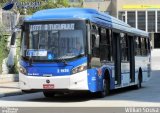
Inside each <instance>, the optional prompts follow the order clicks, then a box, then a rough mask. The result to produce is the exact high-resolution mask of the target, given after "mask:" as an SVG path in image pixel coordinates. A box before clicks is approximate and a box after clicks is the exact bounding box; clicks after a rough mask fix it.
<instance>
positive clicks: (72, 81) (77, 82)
mask: <svg viewBox="0 0 160 113" xmlns="http://www.w3.org/2000/svg"><path fill="white" fill-rule="evenodd" d="M19 85H20V88H21V89H22V90H61V89H67V90H89V89H88V77H87V71H83V72H80V73H76V74H73V75H68V76H52V77H40V76H26V75H24V74H22V73H19ZM48 85H50V86H51V87H46V86H48Z"/></svg>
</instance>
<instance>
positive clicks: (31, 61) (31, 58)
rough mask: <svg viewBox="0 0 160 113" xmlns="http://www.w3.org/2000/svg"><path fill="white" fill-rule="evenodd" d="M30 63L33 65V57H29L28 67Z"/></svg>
mask: <svg viewBox="0 0 160 113" xmlns="http://www.w3.org/2000/svg"><path fill="white" fill-rule="evenodd" d="M32 63H33V57H32V56H29V66H32Z"/></svg>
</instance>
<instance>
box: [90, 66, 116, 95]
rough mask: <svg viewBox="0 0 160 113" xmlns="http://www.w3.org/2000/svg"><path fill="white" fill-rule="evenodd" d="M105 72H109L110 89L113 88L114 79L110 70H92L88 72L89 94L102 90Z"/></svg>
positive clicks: (106, 68)
mask: <svg viewBox="0 0 160 113" xmlns="http://www.w3.org/2000/svg"><path fill="white" fill-rule="evenodd" d="M106 70H109V77H110V78H109V79H110V89H114V88H115V85H114V78H113V77H112V69H110V68H109V67H102V68H93V69H89V70H88V87H89V90H90V91H91V92H97V91H102V90H103V78H104V75H105V71H106ZM99 71H101V72H99Z"/></svg>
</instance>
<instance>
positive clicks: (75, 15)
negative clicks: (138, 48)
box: [24, 8, 148, 37]
mask: <svg viewBox="0 0 160 113" xmlns="http://www.w3.org/2000/svg"><path fill="white" fill-rule="evenodd" d="M73 19H83V20H90V21H91V22H94V23H97V24H99V25H102V26H105V27H109V28H115V29H118V30H122V31H125V32H130V33H134V34H137V35H141V36H147V37H148V33H147V32H145V31H142V30H139V29H135V28H133V27H131V26H130V25H128V24H126V23H125V22H123V21H121V20H118V19H117V18H115V17H112V16H110V15H108V14H105V13H102V12H99V11H97V10H95V9H90V8H55V9H45V10H40V11H37V12H35V13H34V14H33V15H32V16H30V17H27V18H25V20H24V21H26V22H27V21H51V20H73Z"/></svg>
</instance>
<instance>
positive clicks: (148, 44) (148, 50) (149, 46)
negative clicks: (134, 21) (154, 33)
mask: <svg viewBox="0 0 160 113" xmlns="http://www.w3.org/2000/svg"><path fill="white" fill-rule="evenodd" d="M146 40H147V53H148V54H150V53H151V45H150V39H146Z"/></svg>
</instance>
